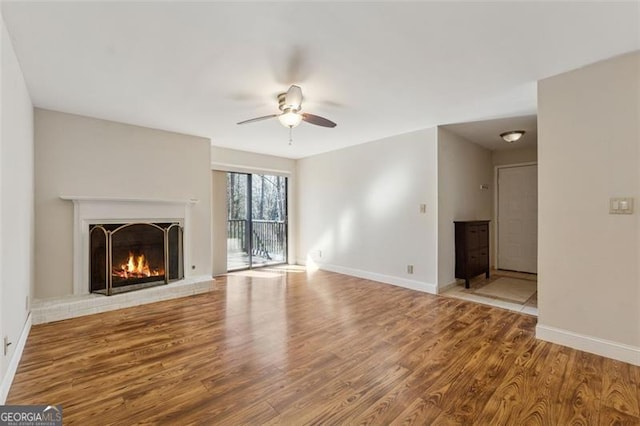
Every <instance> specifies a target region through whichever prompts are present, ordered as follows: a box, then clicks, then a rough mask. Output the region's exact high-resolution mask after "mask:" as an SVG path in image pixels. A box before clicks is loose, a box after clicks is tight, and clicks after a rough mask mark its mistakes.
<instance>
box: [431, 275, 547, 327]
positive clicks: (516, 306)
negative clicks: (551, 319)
mask: <svg viewBox="0 0 640 426" xmlns="http://www.w3.org/2000/svg"><path fill="white" fill-rule="evenodd" d="M503 278H508V279H509V278H510V279H516V280H524V281H531V282H535V283H536V284H537V281H538V276H537V275H536V274H526V273H522V272H511V271H502V270H495V269H492V270H491V277H490V278H488V279H486V278H485V277H484V275H480V276H478V277H476V278H474V279H473V280H471V282H470V288H468V289H467V288H464V281H462V280H460V281H458V284H457V285H456V286H454V287H452V288H450V289H448V290H446V291H445V292H443V293H442V296H449V297H455V298H458V299H463V300H468V301H471V302H477V303H483V304H485V305H491V306H495V307H498V308H503V309H508V310H510V311H516V312H522V313H523V314H529V315H535V316H537V315H538V292H537V290H536V291H535V292H534V293H533V294H532V295H531V296H530V297H528V298H527V299H526V300H524V301H517V300H514V299H512V298H510V296H509V295H507V294H505V295H498V294H496V293H494V295H491V296H490V295H488V294H487V293H489V292H485V294H481V293H480V292H483V289H486V287H487V286H488V285H489V284H492V283H495V281H497V280H499V279H503Z"/></svg>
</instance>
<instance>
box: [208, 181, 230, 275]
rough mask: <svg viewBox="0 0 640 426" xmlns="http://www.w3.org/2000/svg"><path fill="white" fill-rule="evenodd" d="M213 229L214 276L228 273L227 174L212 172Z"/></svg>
mask: <svg viewBox="0 0 640 426" xmlns="http://www.w3.org/2000/svg"><path fill="white" fill-rule="evenodd" d="M211 190H212V194H211V197H212V198H211V207H212V208H211V227H212V234H213V239H212V255H213V260H212V270H213V275H214V276H216V275H220V274H224V273H226V272H227V173H226V172H222V171H218V170H213V171H212V172H211Z"/></svg>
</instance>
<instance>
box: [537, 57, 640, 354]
mask: <svg viewBox="0 0 640 426" xmlns="http://www.w3.org/2000/svg"><path fill="white" fill-rule="evenodd" d="M538 102H539V105H538V128H539V138H538V154H539V165H538V169H539V194H540V200H539V201H540V203H539V251H538V253H539V276H538V279H539V281H538V286H539V292H538V294H539V301H538V304H539V313H540V315H539V326H538V331H539V333H538V334H539V335H543V336H546V337H547V338H549V337H550V336H551V337H552V338H555V339H556V340H562V339H563V338H565V343H566V341H569V340H570V339H571V338H574V337H575V336H571V335H570V333H573V334H577V335H579V336H578V337H579V338H576V339H577V340H576V341H577V342H582V343H584V344H586V343H591V344H593V345H595V347H596V349H590V350H594V351H600V352H602V350H601V349H598V348H599V347H600V346H602V347H610V349H611V350H619V351H621V353H626V354H628V355H629V356H635V357H637V358H636V362H638V363H640V275H639V267H640V257H639V256H640V249H639V246H640V227H639V224H638V218H639V214H640V174H639V170H640V127H639V126H640V124H639V123H640V53H638V52H636V53H634V54H629V55H625V56H621V57H617V58H613V59H611V60H607V61H603V62H599V63H596V64H593V65H590V66H587V67H584V68H581V69H578V70H575V71H572V72H568V73H565V74H561V75H558V76H555V77H551V78H548V79H545V80H542V81H540V82H539V86H538ZM610 197H634V198H635V203H636V210H635V212H634V214H632V215H610V214H609V198H610ZM567 333H569V334H567ZM554 336H555V337H554ZM563 336H564V337H563ZM580 336H582V337H580ZM594 338H595V339H603V340H605V341H609V342H613V343H614V344H612V345H609V344H607V345H600V346H598V343H597V342H596V341H595V340H594ZM620 344H622V345H628V346H629V347H627V348H626V349H625V348H620V347H617V349H616V345H620ZM634 348H635V349H634ZM634 350H635V351H636V352H635V355H633V353H634ZM608 355H609V356H614V355H612V354H610V353H609V354H608ZM627 361H628V362H631V361H632V360H631V359H627Z"/></svg>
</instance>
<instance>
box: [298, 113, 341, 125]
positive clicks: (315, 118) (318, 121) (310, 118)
mask: <svg viewBox="0 0 640 426" xmlns="http://www.w3.org/2000/svg"><path fill="white" fill-rule="evenodd" d="M302 119H303V120H304V121H306V122H307V123H311V124H315V125H316V126H322V127H336V126H337V124H336V123H334V122H333V121H331V120H327V119H326V118H324V117H320V116H319V115H313V114H307V113H306V112H305V113H303V114H302Z"/></svg>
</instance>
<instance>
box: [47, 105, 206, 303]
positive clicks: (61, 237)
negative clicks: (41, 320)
mask: <svg viewBox="0 0 640 426" xmlns="http://www.w3.org/2000/svg"><path fill="white" fill-rule="evenodd" d="M35 163H36V173H35V182H36V184H35V200H36V296H37V297H39V298H46V297H53V296H63V295H68V294H71V293H72V289H73V283H72V268H73V265H72V254H73V241H72V240H73V229H72V228H73V205H72V203H71V202H70V201H64V200H61V199H60V196H61V195H74V196H77V195H80V196H103V197H130V198H150V199H153V198H155V199H191V198H195V199H198V200H199V202H198V203H197V204H195V205H193V206H192V210H191V234H192V235H191V247H190V253H191V263H192V264H193V265H195V266H196V268H195V269H194V270H192V269H191V267H190V265H188V266H186V267H185V274H186V275H211V273H212V269H211V168H210V143H209V140H208V139H205V138H199V137H194V136H187V135H182V134H177V133H170V132H165V131H160V130H154V129H149V128H144V127H137V126H131V125H126V124H121V123H115V122H111V121H104V120H98V119H94V118H89V117H83V116H78V115H72V114H65V113H61V112H55V111H49V110H43V109H36V113H35Z"/></svg>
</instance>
